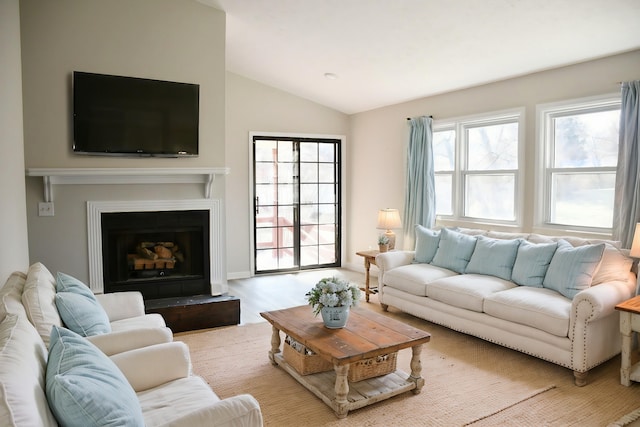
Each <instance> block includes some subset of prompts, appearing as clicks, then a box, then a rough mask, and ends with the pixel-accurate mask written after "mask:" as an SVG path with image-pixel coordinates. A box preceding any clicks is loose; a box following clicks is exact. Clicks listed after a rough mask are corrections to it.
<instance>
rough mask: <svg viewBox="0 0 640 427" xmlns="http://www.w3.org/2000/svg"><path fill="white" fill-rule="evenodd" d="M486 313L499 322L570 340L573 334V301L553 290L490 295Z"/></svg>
mask: <svg viewBox="0 0 640 427" xmlns="http://www.w3.org/2000/svg"><path fill="white" fill-rule="evenodd" d="M484 312H485V313H487V314H489V315H491V316H493V317H497V318H499V319H503V320H508V321H510V322H514V323H519V324H521V325H527V326H531V327H533V328H536V329H540V330H542V331H544V332H548V333H550V334H553V335H556V336H559V337H566V336H568V334H569V315H570V313H571V300H570V299H568V298H566V297H564V296H562V295H560V294H559V293H558V292H556V291H553V290H551V289H545V288H534V287H530V286H519V287H517V288H514V289H509V290H507V291H503V292H495V293H493V294H491V295H487V297H486V298H485V300H484Z"/></svg>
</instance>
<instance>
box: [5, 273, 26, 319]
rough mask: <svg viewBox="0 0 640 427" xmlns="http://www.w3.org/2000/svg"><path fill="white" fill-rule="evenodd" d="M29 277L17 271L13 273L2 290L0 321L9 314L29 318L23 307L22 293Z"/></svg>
mask: <svg viewBox="0 0 640 427" xmlns="http://www.w3.org/2000/svg"><path fill="white" fill-rule="evenodd" d="M26 279H27V275H26V274H24V273H22V272H20V271H16V272H13V273H11V275H10V276H9V278H8V279H7V281H6V282H5V284H4V286H3V287H2V288H0V321H2V319H4V317H5V316H6V315H7V314H18V315H22V316H24V317H27V312H26V311H25V309H24V305H22V291H23V290H24V282H25V281H26Z"/></svg>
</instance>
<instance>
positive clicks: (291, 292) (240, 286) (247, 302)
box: [229, 268, 377, 324]
mask: <svg viewBox="0 0 640 427" xmlns="http://www.w3.org/2000/svg"><path fill="white" fill-rule="evenodd" d="M332 276H338V277H340V278H342V279H346V280H349V281H350V282H351V283H353V284H356V285H357V286H358V287H364V273H359V272H356V271H352V270H347V269H344V268H331V269H322V270H313V271H305V272H299V273H287V274H271V275H262V276H256V277H252V278H249V279H234V280H229V295H233V296H236V297H238V298H240V324H247V323H258V322H264V321H265V320H264V319H263V318H262V317H261V316H260V313H261V312H263V311H270V310H279V309H282V308H287V307H294V306H297V305H306V304H308V303H307V300H306V299H305V294H306V293H307V292H308V291H309V290H310V289H311V288H313V286H314V285H315V284H316V283H317V282H318V281H319V280H320V279H322V278H323V277H332ZM376 283H377V278H376V277H371V282H370V284H371V286H375V284H376ZM361 303H363V304H365V302H364V292H363V294H362V298H361Z"/></svg>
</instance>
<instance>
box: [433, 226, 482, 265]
mask: <svg viewBox="0 0 640 427" xmlns="http://www.w3.org/2000/svg"><path fill="white" fill-rule="evenodd" d="M475 246H476V237H474V236H470V235H468V234H464V233H459V232H457V231H454V230H450V229H448V228H443V229H442V230H440V242H439V243H438V250H437V251H436V254H435V256H434V257H433V260H432V261H431V264H433V265H436V266H438V267H442V268H448V269H449V270H453V271H455V272H456V273H464V271H465V269H466V268H467V264H468V263H469V260H470V259H471V255H472V254H473V249H474V248H475Z"/></svg>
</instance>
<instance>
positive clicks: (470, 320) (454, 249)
mask: <svg viewBox="0 0 640 427" xmlns="http://www.w3.org/2000/svg"><path fill="white" fill-rule="evenodd" d="M554 245H555V246H554ZM514 248H515V249H514ZM589 257H590V259H587V258H589ZM474 258H475V259H474ZM376 264H377V266H378V268H379V270H380V271H379V275H378V281H379V283H378V285H379V286H378V290H379V301H380V303H381V305H382V307H383V308H384V309H385V310H386V309H387V308H388V307H389V306H393V307H396V308H398V309H400V310H402V311H404V312H406V313H409V314H412V315H414V316H417V317H420V318H423V319H425V320H428V321H430V322H433V323H437V324H440V325H443V326H446V327H448V328H451V329H454V330H456V331H460V332H463V333H466V334H470V335H474V336H476V337H479V338H482V339H485V340H487V341H491V342H494V343H496V344H500V345H503V346H505V347H509V348H512V349H514V350H518V351H521V352H523V353H527V354H530V355H532V356H535V357H539V358H541V359H544V360H547V361H550V362H553V363H556V364H558V365H560V366H564V367H566V368H569V369H571V370H573V373H574V376H575V383H576V385H578V386H583V385H585V384H586V377H587V372H588V371H589V369H591V368H593V367H595V366H597V365H599V364H601V363H603V362H605V361H606V360H608V359H610V358H612V357H614V356H615V355H617V354H618V353H620V343H621V338H620V329H619V313H618V312H617V311H616V310H615V306H616V304H618V303H620V302H622V301H625V300H627V299H629V298H631V297H633V296H634V295H635V288H636V276H635V274H634V273H633V272H632V271H631V267H632V264H633V260H632V259H631V258H629V257H628V250H626V251H625V250H622V249H620V246H619V242H614V241H607V240H591V241H590V240H585V239H580V238H574V237H557V236H543V235H538V234H516V233H502V232H492V231H487V230H475V229H449V228H444V229H441V230H429V229H426V228H424V227H420V226H417V227H416V250H415V251H392V252H387V253H381V254H379V255H378V256H377V257H376ZM545 264H546V265H545Z"/></svg>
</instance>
